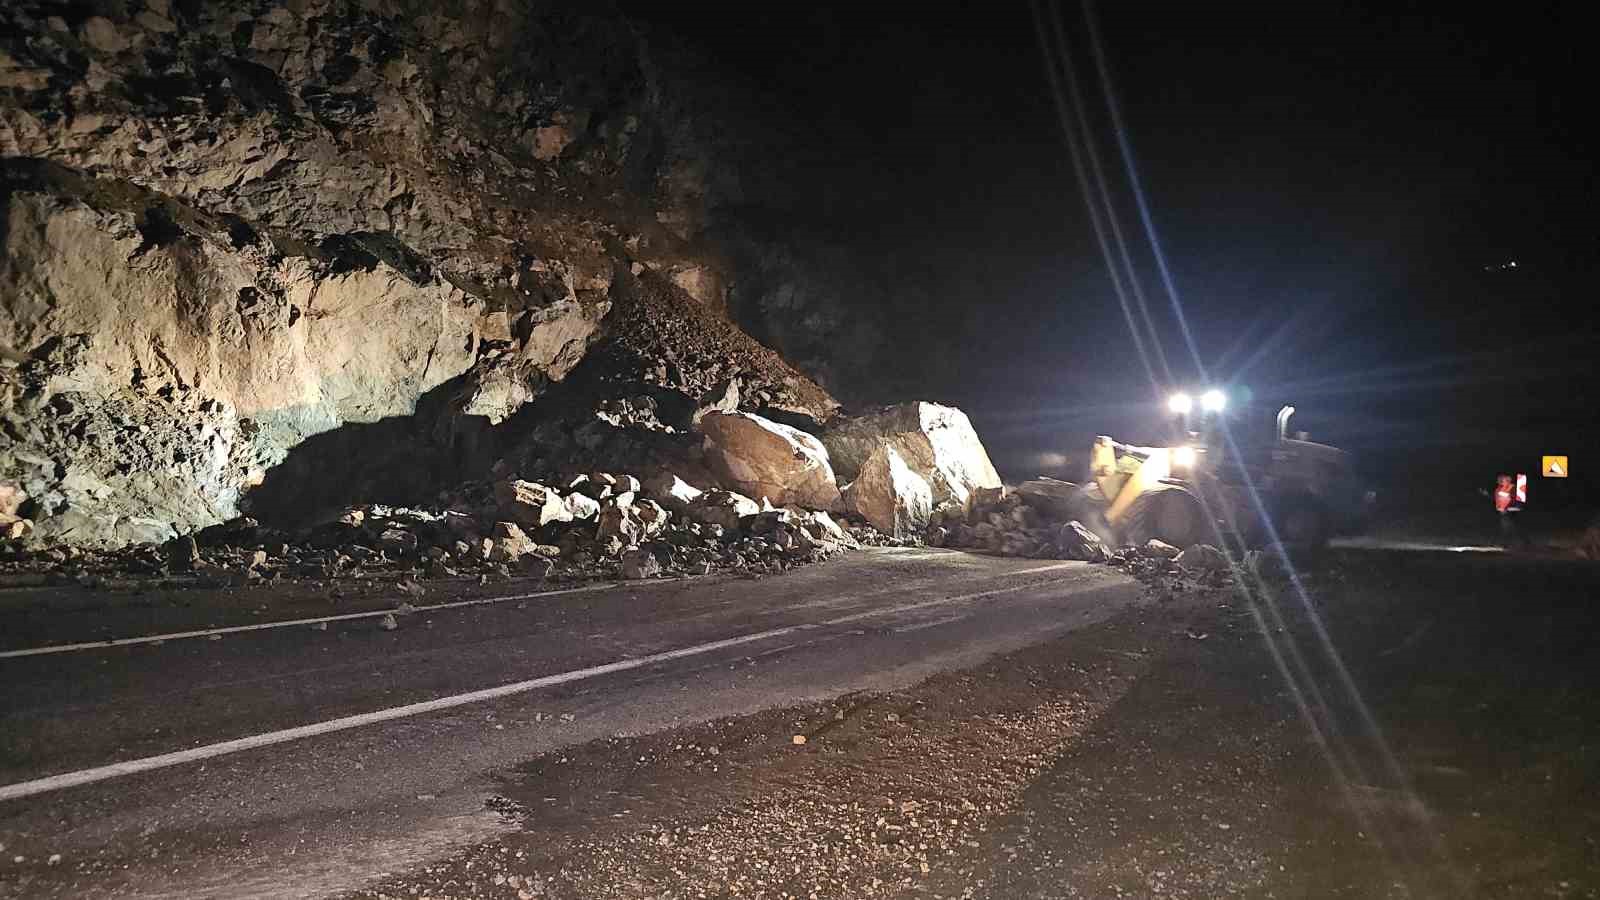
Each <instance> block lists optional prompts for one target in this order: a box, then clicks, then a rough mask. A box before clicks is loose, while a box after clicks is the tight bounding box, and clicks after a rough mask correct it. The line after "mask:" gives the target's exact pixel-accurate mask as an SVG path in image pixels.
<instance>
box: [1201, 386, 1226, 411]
mask: <svg viewBox="0 0 1600 900" xmlns="http://www.w3.org/2000/svg"><path fill="white" fill-rule="evenodd" d="M1227 405H1228V395H1227V394H1224V393H1223V392H1221V391H1217V390H1211V391H1206V392H1205V393H1204V394H1201V395H1200V408H1201V409H1203V410H1205V411H1206V412H1222V408H1223V407H1225V406H1227Z"/></svg>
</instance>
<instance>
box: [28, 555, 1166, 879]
mask: <svg viewBox="0 0 1600 900" xmlns="http://www.w3.org/2000/svg"><path fill="white" fill-rule="evenodd" d="M537 591H538V586H537V585H516V584H512V585H499V586H494V587H490V588H482V589H478V590H476V591H468V592H466V593H458V594H457V595H455V596H452V597H450V598H448V599H450V600H452V601H457V602H459V601H472V600H491V601H493V600H496V599H497V598H500V597H511V598H514V599H508V600H504V601H501V602H485V603H479V604H476V605H463V606H457V607H453V608H442V609H433V610H424V611H421V612H418V613H414V614H411V615H407V616H402V617H400V618H399V620H398V624H399V627H398V628H395V629H393V630H384V629H383V628H381V627H380V625H379V622H380V621H381V620H379V619H376V618H351V619H343V620H336V621H333V622H330V623H327V624H326V626H325V629H320V630H319V629H318V628H317V627H316V626H314V625H308V624H295V625H289V626H285V627H276V628H274V627H268V628H260V629H257V630H251V631H231V632H225V633H222V634H218V635H215V636H212V635H208V634H207V635H199V636H194V637H187V638H182V639H171V640H167V641H164V642H160V643H136V644H131V645H125V646H111V647H86V648H83V649H78V650H73V651H70V652H59V653H48V654H39V655H16V654H17V653H18V652H19V651H28V650H30V649H36V648H38V647H41V646H45V645H60V644H65V643H72V642H73V641H74V639H76V640H83V641H87V640H101V639H105V638H109V637H133V636H137V635H138V634H139V633H140V631H139V629H138V627H137V623H136V622H135V619H133V618H129V615H128V613H127V612H126V611H118V610H116V609H114V608H101V609H98V610H97V609H95V608H94V606H95V604H82V603H79V604H76V605H73V604H71V603H62V602H60V598H55V599H56V600H57V605H58V606H62V607H63V608H67V607H70V608H73V609H75V610H77V611H76V612H74V613H72V614H71V615H66V614H64V616H63V618H62V619H61V620H60V621H61V622H65V623H70V628H69V627H68V626H67V625H62V624H57V625H56V626H55V627H54V628H53V630H52V629H50V628H41V627H40V625H39V622H38V619H37V616H36V615H34V617H33V618H28V617H27V616H26V615H25V614H24V613H22V612H19V611H18V610H24V609H27V608H28V606H29V604H27V603H18V602H10V603H7V604H0V633H4V634H5V635H6V637H5V638H4V639H3V640H0V649H3V650H4V651H6V653H9V654H11V655H6V654H5V653H0V684H3V685H4V698H5V699H4V707H3V709H0V845H3V846H0V896H7V897H21V896H28V897H47V896H71V897H92V896H152V897H153V896H174V897H175V896H183V897H207V896H216V897H222V896H226V897H251V896H272V897H285V896H320V895H325V894H329V893H333V892H337V891H341V890H348V889H351V888H354V887H357V886H359V885H360V884H363V883H365V882H367V881H369V880H370V879H372V878H375V877H377V876H380V875H382V874H384V873H392V872H396V871H400V870H403V869H406V868H409V867H414V866H415V865H417V864H419V863H423V862H426V861H428V860H430V859H434V858H438V857H440V856H442V855H444V854H446V853H448V852H449V851H451V850H452V849H454V848H457V847H460V846H463V845H465V844H468V843H472V842H475V841H482V840H485V839H487V838H490V837H493V836H494V835H495V834H497V833H499V832H501V831H503V830H505V829H506V828H507V827H508V826H507V825H506V822H505V819H504V818H503V817H501V816H499V815H497V814H495V813H494V811H493V809H492V807H493V779H494V775H495V773H497V772H500V771H503V770H505V769H507V768H508V767H512V766H515V765H517V764H518V763H520V762H523V761H525V760H527V759H529V758H531V757H534V756H537V755H540V754H545V753H549V752H550V751H552V750H558V749H560V748H563V747H567V746H575V745H578V744H582V743H585V742H588V741H590V740H593V739H595V738H603V737H616V736H619V735H636V734H644V733H649V732H653V731H658V730H660V729H663V728H669V727H674V726H680V725H685V724H690V723H694V722H700V721H705V720H709V719H713V718H717V717H722V716H734V715H743V714H747V713H751V712H754V711H758V710H762V709H770V708H776V707H782V706H787V705H792V704H796V703H802V702H808V701H814V700H817V699H821V698H826V697H831V696H837V695H840V694H843V693H846V692H850V691H856V690H890V689H896V688H900V687H904V686H907V685H910V684H913V683H915V682H917V681H919V680H921V679H923V678H926V677H927V676H929V675H932V674H935V673H938V672H941V671H946V670H953V669H959V668H964V667H969V666H972V665H975V664H978V663H980V662H981V661H983V660H984V659H987V658H989V657H991V656H993V655H995V654H999V653H1005V652H1010V651H1013V650H1016V649H1018V648H1022V647H1026V646H1029V645H1033V644H1037V643H1041V642H1044V641H1047V640H1050V639H1052V638H1055V637H1059V636H1061V635H1062V634H1064V633H1067V632H1069V631H1072V630H1074V629H1077V628H1080V627H1084V626H1088V625H1092V624H1095V623H1099V622H1102V621H1105V620H1107V619H1109V618H1110V617H1112V616H1114V615H1116V614H1118V613H1119V612H1122V611H1125V610H1126V609H1128V608H1129V607H1130V606H1132V605H1134V604H1136V603H1138V602H1139V597H1140V592H1139V589H1138V586H1137V585H1136V584H1135V583H1134V582H1133V581H1131V580H1130V579H1128V578H1126V577H1124V576H1122V575H1120V574H1118V573H1116V572H1115V571H1113V570H1109V569H1106V568H1104V567H1092V566H1087V565H1084V564H1080V563H1052V562H1041V561H1029V560H1010V559H998V558H988V557H981V556H973V555H968V554H962V553H955V552H949V551H938V550H877V551H867V552H863V553H860V554H853V555H851V556H849V557H848V558H845V559H842V560H838V561H835V562H831V563H828V564H825V565H821V566H814V567H810V568H806V569H801V570H797V571H794V572H791V573H788V574H785V575H783V576H778V577H769V578H762V579H759V580H752V579H744V578H735V577H720V576H718V577H709V578H703V579H695V580H687V581H677V582H656V583H648V584H637V585H623V586H616V587H609V588H602V589H597V590H587V591H580V592H569V593H559V594H555V595H551V596H540V595H538V594H537ZM14 599H15V598H13V601H14ZM394 599H395V600H396V601H398V600H399V599H401V598H399V597H398V596H396V597H395V598H394ZM248 606H249V604H248V602H235V608H236V609H244V608H248ZM217 617H218V614H217V613H216V611H215V610H205V609H195V610H193V611H192V612H191V613H190V615H189V618H190V619H192V621H189V620H185V619H184V617H183V616H182V615H177V616H175V617H174V616H168V617H167V618H166V619H163V620H162V626H163V630H171V631H191V630H200V631H204V630H206V626H207V625H209V624H212V620H213V619H216V618H217ZM296 617H297V618H298V617H299V616H296ZM135 618H137V617H135ZM224 618H226V616H224ZM108 622H109V623H111V624H109V625H108V624H107V623H108ZM251 624H257V625H259V624H264V623H263V622H262V621H261V620H260V619H256V620H254V621H253V622H252V623H251ZM73 629H76V630H78V631H80V632H81V634H79V635H76V636H75V635H73V634H70V633H67V632H68V631H70V630H73ZM119 629H120V630H119ZM146 633H148V632H146ZM19 634H27V635H28V636H29V637H30V639H32V640H34V641H36V643H29V641H28V640H19V639H18V638H17V637H16V635H19Z"/></svg>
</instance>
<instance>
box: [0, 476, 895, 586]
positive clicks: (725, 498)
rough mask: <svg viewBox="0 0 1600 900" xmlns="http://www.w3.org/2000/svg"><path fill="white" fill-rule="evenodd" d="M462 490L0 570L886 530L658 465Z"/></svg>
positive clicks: (592, 549)
mask: <svg viewBox="0 0 1600 900" xmlns="http://www.w3.org/2000/svg"><path fill="white" fill-rule="evenodd" d="M485 488H486V489H485ZM462 493H463V494H468V493H470V494H477V495H478V496H480V497H482V498H483V502H481V503H478V504H475V505H474V504H468V503H457V504H452V505H449V506H447V507H446V508H442V509H431V510H430V509H419V508H396V507H387V506H378V505H372V506H366V507H354V508H350V509H347V510H344V511H343V512H341V513H340V514H339V515H338V516H337V517H335V518H333V519H332V520H330V521H326V522H322V523H319V524H317V525H315V526H313V527H310V528H307V529H303V530H300V531H298V532H294V533H286V532H282V531H278V530H275V529H271V528H266V527H263V526H262V525H260V523H258V522H257V521H256V520H254V519H251V518H248V517H241V518H238V519H234V520H232V521H230V522H226V523H223V524H221V525H215V526H211V527H209V528H205V529H201V530H200V531H198V532H195V533H194V534H190V535H185V536H182V537H179V538H176V539H174V540H172V541H169V542H167V543H166V544H164V545H160V546H157V545H143V546H136V547H125V548H120V549H113V550H98V551H97V550H90V549H84V548H78V547H58V548H52V549H48V550H36V551H27V552H25V551H20V550H11V551H7V552H5V553H4V554H3V555H0V575H3V576H5V577H7V578H8V580H9V581H11V582H12V583H28V582H26V581H22V580H21V579H24V578H26V579H30V580H31V581H32V583H41V584H42V583H74V582H75V583H78V584H82V585H85V586H106V587H117V586H123V585H124V583H125V582H127V580H128V579H130V578H132V579H135V580H137V579H145V580H149V579H168V580H170V581H171V582H172V583H174V584H179V583H184V582H185V581H188V582H194V583H199V584H202V585H218V584H230V585H245V584H257V583H266V582H272V581H278V580H296V579H317V580H322V579H342V578H363V577H375V578H382V577H388V578H391V579H398V580H399V581H400V583H401V588H402V590H408V589H410V590H415V591H416V592H417V593H419V594H420V593H421V590H420V588H415V587H413V585H414V584H415V582H416V581H418V580H423V579H430V578H461V577H465V578H476V579H479V580H480V581H488V580H489V579H491V578H510V577H542V578H546V579H549V580H552V581H575V580H587V579H593V578H624V579H638V578H649V577H654V576H658V575H704V574H709V573H710V572H712V571H714V570H736V571H740V572H745V573H751V574H766V573H776V572H781V571H784V570H786V569H789V568H792V567H794V566H797V565H802V564H805V563H810V562H818V561H821V560H823V559H826V558H828V557H830V556H833V555H834V554H836V553H838V552H840V551H842V550H846V549H857V548H859V547H860V546H861V545H862V544H863V543H868V544H878V543H882V542H883V541H884V538H883V537H882V536H881V535H879V534H878V533H877V532H876V531H875V530H874V529H872V528H871V527H870V526H862V527H857V528H854V529H851V528H847V527H845V526H844V525H842V524H841V523H840V522H838V521H836V520H835V519H834V518H833V517H831V516H830V515H829V514H828V513H827V512H824V511H813V510H806V509H803V508H800V507H796V506H789V507H774V506H772V505H771V504H770V503H767V502H764V501H763V502H757V501H755V500H752V499H750V498H749V497H746V496H744V495H742V494H738V493H734V492H732V491H726V490H722V489H711V490H705V491H702V490H700V489H698V488H695V487H692V486H690V485H689V484H687V483H686V482H684V481H683V480H682V479H680V478H678V477H676V476H674V475H670V474H658V475H657V476H655V477H654V478H653V479H652V480H651V481H650V482H649V484H648V485H646V484H641V482H640V481H639V479H638V478H636V477H634V476H632V475H613V474H610V473H594V474H591V475H582V476H579V477H577V478H575V479H573V480H571V481H570V482H569V483H567V484H565V485H562V486H560V487H554V486H551V485H547V484H542V483H539V482H532V481H523V480H520V479H514V478H512V479H505V480H502V481H499V482H496V483H494V484H492V485H487V486H482V485H479V486H472V487H471V488H469V489H468V490H465V491H463V492H462Z"/></svg>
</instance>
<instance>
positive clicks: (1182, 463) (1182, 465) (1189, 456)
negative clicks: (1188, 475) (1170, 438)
mask: <svg viewBox="0 0 1600 900" xmlns="http://www.w3.org/2000/svg"><path fill="white" fill-rule="evenodd" d="M1195 459H1196V454H1195V452H1194V448H1193V447H1173V448H1172V467H1173V468H1174V469H1189V468H1193V467H1194V461H1195Z"/></svg>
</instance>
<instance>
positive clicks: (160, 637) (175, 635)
mask: <svg viewBox="0 0 1600 900" xmlns="http://www.w3.org/2000/svg"><path fill="white" fill-rule="evenodd" d="M1055 568H1060V565H1059V564H1058V565H1053V566H1035V567H1033V568H1030V569H1019V570H1017V571H1015V572H1010V573H1006V574H1003V575H1002V576H1001V577H1009V576H1011V575H1027V574H1030V573H1033V572H1045V571H1049V570H1051V569H1055ZM688 580H689V579H687V578H659V579H654V580H650V581H638V582H621V581H608V582H606V583H605V584H591V585H585V586H584V587H577V588H563V589H562V590H559V591H537V592H534V593H531V594H512V595H510V596H508V597H480V598H478V599H476V600H458V601H456V602H454V603H435V604H433V605H432V606H414V607H412V608H411V609H410V610H409V612H410V614H413V615H414V614H416V613H424V612H433V611H435V610H441V609H456V608H458V607H463V606H483V605H485V604H491V603H505V602H507V601H510V600H537V599H540V598H543V597H560V596H563V595H566V594H584V593H592V592H594V591H604V590H611V589H613V588H621V587H624V586H626V587H629V588H634V587H657V586H660V585H663V584H678V583H680V582H683V581H688ZM896 590H900V588H898V587H893V588H885V589H883V590H879V591H872V592H870V593H868V594H858V595H857V597H867V596H872V595H874V594H883V593H891V592H893V591H896ZM405 614H406V613H405V612H402V611H401V609H400V608H399V607H394V608H390V609H378V610H372V611H370V612H358V613H340V614H338V615H333V616H313V617H311V618H307V619H282V620H279V621H276V622H257V623H255V624H253V625H229V626H226V627H223V628H205V629H201V630H198V631H173V632H168V633H166V634H147V635H141V636H139V637H129V638H107V639H106V640H103V641H81V642H79V643H74V644H49V645H46V646H43V647H28V648H26V649H22V650H0V659H15V658H17V657H22V656H44V655H46V654H50V653H75V652H78V651H80V650H105V649H108V648H111V647H127V646H131V645H134V644H154V643H158V642H160V643H165V642H167V641H181V640H185V639H188V638H201V637H210V636H212V635H224V634H239V633H241V632H246V631H267V630H270V629H273V628H291V627H294V626H297V625H316V624H318V623H320V622H348V621H350V620H352V619H376V618H379V617H381V616H390V615H405Z"/></svg>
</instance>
